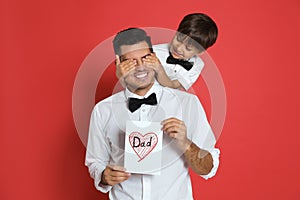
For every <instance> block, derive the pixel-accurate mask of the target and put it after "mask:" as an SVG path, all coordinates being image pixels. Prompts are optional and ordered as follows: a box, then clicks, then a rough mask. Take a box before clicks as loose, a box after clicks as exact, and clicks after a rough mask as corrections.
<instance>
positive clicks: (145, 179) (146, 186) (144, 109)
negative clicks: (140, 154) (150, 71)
mask: <svg viewBox="0 0 300 200" xmlns="http://www.w3.org/2000/svg"><path fill="white" fill-rule="evenodd" d="M151 107H152V106H150V105H145V104H143V105H142V106H141V108H140V109H139V114H140V116H139V118H140V121H149V120H150V119H149V115H148V114H149V112H150V109H151ZM142 183H143V194H142V197H143V198H142V199H143V200H150V199H151V175H145V174H143V175H142Z"/></svg>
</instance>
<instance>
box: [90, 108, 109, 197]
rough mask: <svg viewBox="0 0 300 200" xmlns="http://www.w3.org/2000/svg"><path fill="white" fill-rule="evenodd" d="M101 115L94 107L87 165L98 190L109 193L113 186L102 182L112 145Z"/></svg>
mask: <svg viewBox="0 0 300 200" xmlns="http://www.w3.org/2000/svg"><path fill="white" fill-rule="evenodd" d="M102 121H103V120H101V115H100V113H99V112H98V110H97V107H95V108H94V110H93V112H92V115H91V120H90V127H89V136H88V143H87V148H86V149H87V150H86V158H85V165H86V166H87V167H88V169H89V173H90V176H91V177H92V178H93V179H94V185H95V187H96V189H97V190H99V191H101V192H103V193H107V192H108V191H110V190H111V188H112V187H111V186H107V185H103V184H100V181H101V175H102V172H103V170H104V169H105V168H106V166H107V165H108V163H109V155H110V147H109V143H108V141H107V139H106V138H105V135H104V132H103V129H102V127H103V125H102V126H101V122H102Z"/></svg>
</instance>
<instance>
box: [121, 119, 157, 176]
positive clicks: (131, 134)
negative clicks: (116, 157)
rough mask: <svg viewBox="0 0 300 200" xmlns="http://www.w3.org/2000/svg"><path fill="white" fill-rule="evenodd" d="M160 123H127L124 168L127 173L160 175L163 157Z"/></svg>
mask: <svg viewBox="0 0 300 200" xmlns="http://www.w3.org/2000/svg"><path fill="white" fill-rule="evenodd" d="M161 127H162V125H161V124H160V122H149V121H127V123H126V137H125V157H124V167H125V168H126V171H127V172H131V173H139V174H153V175H159V174H160V170H161V157H162V138H163V137H162V136H163V133H162V131H161Z"/></svg>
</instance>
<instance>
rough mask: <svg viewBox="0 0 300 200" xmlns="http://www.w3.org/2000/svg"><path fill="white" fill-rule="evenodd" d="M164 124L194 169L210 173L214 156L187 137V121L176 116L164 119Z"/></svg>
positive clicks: (168, 133)
mask: <svg viewBox="0 0 300 200" xmlns="http://www.w3.org/2000/svg"><path fill="white" fill-rule="evenodd" d="M162 125H163V127H162V130H163V131H164V132H165V133H166V134H167V135H168V136H169V137H171V138H174V139H175V140H176V143H177V146H178V147H179V149H181V150H182V151H183V152H184V154H183V155H184V157H185V159H186V161H187V163H188V164H189V166H190V167H191V168H192V170H193V171H194V172H195V173H197V174H199V175H206V174H208V173H209V172H210V171H211V169H212V168H213V158H212V156H211V154H210V153H209V152H208V151H205V150H203V149H200V148H199V147H198V146H197V145H195V144H194V143H193V142H191V141H190V140H189V139H188V138H187V133H186V126H185V123H184V122H183V121H181V120H179V119H176V118H169V119H166V120H164V121H163V122H162Z"/></svg>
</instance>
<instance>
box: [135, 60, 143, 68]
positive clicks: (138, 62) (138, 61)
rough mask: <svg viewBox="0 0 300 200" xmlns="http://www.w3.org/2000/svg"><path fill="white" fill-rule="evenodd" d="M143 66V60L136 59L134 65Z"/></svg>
mask: <svg viewBox="0 0 300 200" xmlns="http://www.w3.org/2000/svg"><path fill="white" fill-rule="evenodd" d="M140 66H143V61H142V59H136V67H140Z"/></svg>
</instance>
